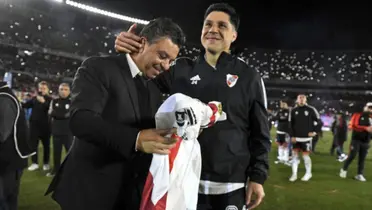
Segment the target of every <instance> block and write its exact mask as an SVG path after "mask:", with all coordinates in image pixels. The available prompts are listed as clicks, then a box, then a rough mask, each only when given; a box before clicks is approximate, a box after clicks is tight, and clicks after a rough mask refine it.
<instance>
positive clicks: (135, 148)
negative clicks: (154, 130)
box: [134, 131, 141, 152]
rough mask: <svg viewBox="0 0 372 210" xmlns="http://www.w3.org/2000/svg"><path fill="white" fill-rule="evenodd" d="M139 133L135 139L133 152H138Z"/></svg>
mask: <svg viewBox="0 0 372 210" xmlns="http://www.w3.org/2000/svg"><path fill="white" fill-rule="evenodd" d="M140 133H141V131H140V132H138V134H137V138H136V144H134V151H136V152H138V150H137V142H138V138H139V135H140Z"/></svg>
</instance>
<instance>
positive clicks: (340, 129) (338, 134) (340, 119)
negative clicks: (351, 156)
mask: <svg viewBox="0 0 372 210" xmlns="http://www.w3.org/2000/svg"><path fill="white" fill-rule="evenodd" d="M331 129H332V133H333V142H332V147H331V155H333V154H334V151H335V150H336V152H337V159H338V161H340V162H343V161H345V160H346V159H347V155H346V154H344V143H345V141H346V140H347V130H348V127H347V122H346V118H345V115H343V114H337V115H336V117H335V120H334V121H333V123H332V127H331Z"/></svg>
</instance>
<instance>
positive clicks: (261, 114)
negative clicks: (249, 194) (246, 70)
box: [247, 74, 271, 184]
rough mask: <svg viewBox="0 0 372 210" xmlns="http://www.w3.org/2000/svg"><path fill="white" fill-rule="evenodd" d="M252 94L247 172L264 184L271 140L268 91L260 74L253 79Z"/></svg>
mask: <svg viewBox="0 0 372 210" xmlns="http://www.w3.org/2000/svg"><path fill="white" fill-rule="evenodd" d="M250 94H251V95H252V101H251V102H250V110H249V121H250V122H251V134H250V137H249V139H248V142H249V143H248V145H249V150H250V154H251V158H250V163H249V166H248V169H247V174H248V177H249V180H250V181H252V182H256V183H259V184H263V183H264V182H265V181H266V179H267V176H268V170H269V152H270V148H271V142H270V131H269V122H268V114H267V100H266V91H265V86H264V83H263V81H262V79H261V78H260V76H259V74H256V78H255V79H254V80H253V81H252V84H251V88H250Z"/></svg>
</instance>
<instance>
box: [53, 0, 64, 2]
mask: <svg viewBox="0 0 372 210" xmlns="http://www.w3.org/2000/svg"><path fill="white" fill-rule="evenodd" d="M52 1H56V2H58V3H63V0H52Z"/></svg>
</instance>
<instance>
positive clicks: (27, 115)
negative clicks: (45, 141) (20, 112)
mask: <svg viewBox="0 0 372 210" xmlns="http://www.w3.org/2000/svg"><path fill="white" fill-rule="evenodd" d="M30 100H32V96H31V94H30V93H26V95H25V97H24V98H23V102H24V103H27V102H28V101H30ZM31 113H32V108H28V109H25V114H26V120H27V121H30V117H31Z"/></svg>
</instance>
